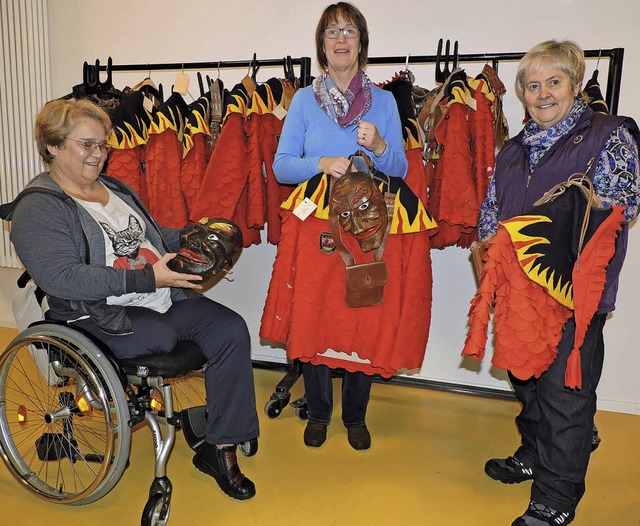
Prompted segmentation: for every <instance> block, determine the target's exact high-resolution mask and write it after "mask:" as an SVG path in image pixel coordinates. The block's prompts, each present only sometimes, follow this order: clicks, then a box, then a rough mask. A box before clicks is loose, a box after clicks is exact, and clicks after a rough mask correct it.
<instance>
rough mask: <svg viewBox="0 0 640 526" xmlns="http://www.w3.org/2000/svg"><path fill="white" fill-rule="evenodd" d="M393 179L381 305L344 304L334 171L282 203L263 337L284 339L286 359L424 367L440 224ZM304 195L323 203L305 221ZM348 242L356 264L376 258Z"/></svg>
mask: <svg viewBox="0 0 640 526" xmlns="http://www.w3.org/2000/svg"><path fill="white" fill-rule="evenodd" d="M391 180H392V187H391V192H393V193H395V195H396V197H395V208H394V215H393V218H392V220H391V230H390V235H389V239H388V241H387V245H386V248H385V250H384V255H383V259H384V261H385V262H386V265H387V271H388V282H387V284H386V285H385V286H384V302H383V304H382V305H376V306H372V307H359V308H348V307H347V306H346V301H345V291H346V283H345V274H346V270H345V265H344V263H343V261H342V259H341V257H340V255H339V254H338V252H337V251H332V246H333V245H332V243H331V237H330V227H329V221H328V196H329V193H328V191H329V177H328V176H326V175H325V174H318V175H316V176H314V177H312V178H311V179H309V180H308V181H307V182H305V183H303V184H301V185H299V186H298V187H297V188H296V189H295V190H294V191H293V193H292V194H291V195H290V196H289V198H288V199H287V201H285V203H284V204H283V205H282V217H283V222H282V237H281V239H280V243H279V244H278V252H277V255H276V259H275V262H274V266H273V274H272V276H271V282H270V284H269V291H268V295H267V300H266V303H265V308H264V312H263V316H262V322H261V327H260V337H261V338H263V339H267V340H271V341H274V342H279V343H285V344H286V349H287V356H288V357H289V358H291V359H296V358H297V359H300V360H302V361H305V362H311V363H313V364H324V365H328V366H329V367H333V368H336V367H342V368H344V369H346V370H347V371H352V372H353V371H363V372H365V373H367V374H380V375H382V376H384V377H390V376H392V375H394V374H395V373H396V372H397V371H398V370H400V369H408V370H416V369H419V368H420V366H421V365H422V360H423V358H424V352H425V348H426V344H427V339H428V335H429V325H430V320H431V286H432V276H431V256H430V249H431V246H430V236H431V230H432V229H433V228H435V223H434V221H433V219H432V218H431V217H430V216H429V214H428V213H427V211H426V209H425V208H424V206H423V205H422V203H421V202H420V201H419V200H418V199H417V198H416V196H415V195H414V194H413V193H412V192H411V190H410V189H409V187H408V186H407V185H406V184H405V183H404V182H403V181H402V180H401V179H399V178H391ZM305 197H308V198H309V199H310V200H311V201H312V202H314V203H315V204H316V205H318V208H317V209H316V210H315V212H314V213H313V214H312V215H311V216H309V217H307V218H306V219H305V220H304V221H301V220H300V219H299V218H298V217H297V216H295V215H294V214H293V210H294V209H295V208H296V207H297V206H298V205H299V204H300V203H301V202H302V201H303V200H304V198H305ZM343 241H344V242H345V244H346V243H352V245H351V246H348V248H349V249H350V251H351V253H352V254H354V255H356V254H358V253H359V254H360V255H359V258H360V260H359V261H357V263H363V262H367V261H368V260H369V259H371V257H372V256H371V253H368V254H363V253H362V252H361V250H360V248H359V245H358V244H357V242H356V241H355V240H353V239H349V236H344V238H343Z"/></svg>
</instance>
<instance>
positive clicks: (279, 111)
mask: <svg viewBox="0 0 640 526" xmlns="http://www.w3.org/2000/svg"><path fill="white" fill-rule="evenodd" d="M271 113H273V115H274V116H275V117H276V118H277V119H278V120H282V119H284V118H285V117H286V116H287V110H285V109H284V108H283V107H282V104H278V105H277V106H276V107H275V108H274V109H273V111H272V112H271Z"/></svg>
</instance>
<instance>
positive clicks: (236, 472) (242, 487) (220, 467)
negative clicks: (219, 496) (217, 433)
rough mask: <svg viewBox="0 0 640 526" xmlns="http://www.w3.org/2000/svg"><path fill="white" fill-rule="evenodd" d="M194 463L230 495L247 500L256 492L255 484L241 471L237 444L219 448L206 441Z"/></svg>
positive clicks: (197, 451)
mask: <svg viewBox="0 0 640 526" xmlns="http://www.w3.org/2000/svg"><path fill="white" fill-rule="evenodd" d="M193 465H194V466H195V467H197V468H198V469H199V470H200V471H202V472H203V473H206V474H207V475H210V476H212V477H213V478H214V479H215V481H216V482H217V483H218V486H220V489H221V490H222V491H224V492H225V493H226V494H227V495H229V497H232V498H234V499H239V500H246V499H250V498H251V497H253V496H254V495H255V494H256V487H255V484H254V483H253V482H251V481H250V480H249V479H248V478H247V477H245V476H244V475H243V474H242V473H241V472H240V467H239V466H238V457H237V456H236V446H225V447H222V448H218V447H216V446H214V445H213V444H209V443H208V442H204V443H203V444H202V445H201V446H200V447H199V448H198V449H197V450H196V454H195V455H194V457H193Z"/></svg>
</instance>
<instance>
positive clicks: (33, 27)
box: [0, 0, 50, 268]
mask: <svg viewBox="0 0 640 526" xmlns="http://www.w3.org/2000/svg"><path fill="white" fill-rule="evenodd" d="M0 35H1V36H0V38H1V39H2V54H0V202H2V203H6V202H8V201H11V200H12V199H13V198H14V197H15V196H16V195H17V194H18V192H19V191H20V190H22V189H23V188H24V186H25V184H26V183H27V182H28V181H29V180H30V179H32V178H33V177H34V176H35V175H36V174H38V173H40V172H41V171H42V170H43V166H42V163H41V161H40V157H39V155H38V150H37V148H36V144H35V142H34V140H33V123H34V122H35V119H36V116H37V114H38V111H39V110H40V109H41V108H42V106H43V105H44V104H45V103H46V102H47V101H48V100H49V99H50V87H49V86H50V65H49V64H50V62H49V32H48V19H47V2H46V0H2V2H0ZM2 226H3V228H2V240H1V244H0V267H11V268H21V264H20V261H19V260H18V257H17V256H16V254H15V252H14V250H13V247H12V246H11V243H10V241H9V224H8V223H6V222H5V223H3V225H2Z"/></svg>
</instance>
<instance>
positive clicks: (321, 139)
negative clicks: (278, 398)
mask: <svg viewBox="0 0 640 526" xmlns="http://www.w3.org/2000/svg"><path fill="white" fill-rule="evenodd" d="M368 45H369V34H368V30H367V23H366V20H365V18H364V16H363V15H362V13H361V12H360V11H359V10H358V9H357V8H356V7H355V6H353V5H351V4H349V3H346V2H339V3H337V4H333V5H330V6H329V7H327V8H326V9H325V11H324V12H323V14H322V16H321V18H320V21H319V23H318V26H317V29H316V51H317V58H318V63H319V65H320V67H321V68H322V69H323V71H322V73H321V74H320V75H319V76H318V77H317V78H316V79H315V80H314V82H313V84H312V85H311V86H309V87H307V88H304V89H301V90H299V91H298V92H297V93H296V95H295V97H294V98H293V101H292V103H291V107H290V109H289V112H288V114H287V118H286V121H285V124H284V127H283V130H282V135H281V137H280V143H279V146H278V151H277V153H276V156H275V162H274V164H273V170H274V173H275V175H276V178H277V179H278V180H279V181H280V182H281V183H289V184H297V183H302V182H304V181H307V180H309V179H310V178H312V177H313V176H314V175H316V174H318V173H324V174H327V175H330V176H332V177H335V178H339V177H342V176H343V175H344V174H345V172H346V171H347V170H348V169H349V165H350V161H349V159H348V157H349V156H350V155H353V154H354V153H355V152H356V151H358V150H365V153H367V155H368V157H370V159H371V161H372V162H373V165H374V166H375V168H376V169H378V170H379V171H381V172H383V173H385V174H387V175H389V176H393V177H401V178H404V177H405V175H406V173H407V168H408V163H407V158H406V155H405V153H404V146H403V140H402V129H401V125H400V117H399V114H398V108H397V105H396V102H395V100H394V98H393V96H392V94H391V93H388V92H385V91H383V90H382V89H380V88H378V87H376V86H374V85H373V84H372V82H371V80H369V77H367V75H366V73H365V72H364V71H363V68H364V66H365V65H366V63H367V50H368ZM318 330H322V328H321V327H318ZM303 376H304V384H305V393H306V397H307V408H308V414H309V422H308V424H307V427H306V429H305V432H304V442H305V444H306V445H307V446H309V447H319V446H321V445H322V444H323V443H324V442H325V440H326V436H327V426H328V425H329V423H330V421H331V415H332V411H333V399H332V398H333V395H332V389H331V385H332V384H331V377H332V373H331V368H330V367H329V366H327V365H323V364H318V365H313V364H312V363H310V362H305V363H304V364H303ZM371 383H372V376H370V375H367V374H365V373H364V372H362V371H353V372H349V371H345V373H344V380H343V388H342V420H343V423H344V425H345V427H346V428H347V434H348V440H349V443H350V444H351V446H352V447H353V448H354V449H357V450H362V449H368V448H369V447H370V445H371V435H370V434H369V431H368V429H367V426H366V423H365V416H366V410H367V405H368V402H369V394H370V391H371Z"/></svg>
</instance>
